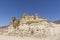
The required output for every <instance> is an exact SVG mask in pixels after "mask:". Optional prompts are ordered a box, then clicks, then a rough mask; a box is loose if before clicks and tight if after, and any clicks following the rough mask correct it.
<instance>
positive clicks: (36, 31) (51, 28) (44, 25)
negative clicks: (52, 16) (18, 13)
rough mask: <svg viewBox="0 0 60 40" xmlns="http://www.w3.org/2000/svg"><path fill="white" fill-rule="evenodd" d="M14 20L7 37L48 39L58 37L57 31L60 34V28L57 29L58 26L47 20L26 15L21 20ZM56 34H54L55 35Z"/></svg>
mask: <svg viewBox="0 0 60 40" xmlns="http://www.w3.org/2000/svg"><path fill="white" fill-rule="evenodd" d="M15 19H16V18H15V17H13V18H12V22H11V23H12V24H11V25H10V27H9V28H8V32H6V33H5V34H7V35H15V36H34V37H46V36H51V35H56V29H58V30H57V32H58V33H60V32H59V30H60V29H59V27H57V28H56V25H57V24H54V23H52V22H48V20H47V19H45V18H44V19H42V18H40V17H39V16H37V15H35V16H29V15H27V14H24V16H23V17H22V18H21V19H18V20H17V19H16V20H15ZM53 32H54V33H53Z"/></svg>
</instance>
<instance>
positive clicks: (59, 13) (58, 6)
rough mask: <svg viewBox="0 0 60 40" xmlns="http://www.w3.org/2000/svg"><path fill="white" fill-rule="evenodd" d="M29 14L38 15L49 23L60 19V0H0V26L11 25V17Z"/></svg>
mask: <svg viewBox="0 0 60 40" xmlns="http://www.w3.org/2000/svg"><path fill="white" fill-rule="evenodd" d="M24 12H27V13H28V14H29V15H34V14H35V13H38V14H39V15H40V17H41V18H43V17H45V18H47V19H48V20H49V21H55V20H59V19H60V0H0V26H3V25H8V24H10V21H11V17H12V16H15V17H16V18H20V16H22V15H23V14H24Z"/></svg>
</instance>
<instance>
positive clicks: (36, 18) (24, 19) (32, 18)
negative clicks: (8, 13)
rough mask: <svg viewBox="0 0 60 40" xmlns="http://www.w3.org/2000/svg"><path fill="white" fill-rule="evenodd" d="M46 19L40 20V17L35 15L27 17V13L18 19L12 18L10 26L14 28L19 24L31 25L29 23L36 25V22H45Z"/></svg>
mask: <svg viewBox="0 0 60 40" xmlns="http://www.w3.org/2000/svg"><path fill="white" fill-rule="evenodd" d="M47 21H48V20H47V19H46V18H40V16H39V15H38V14H37V13H36V14H35V15H34V16H29V15H28V14H27V13H24V14H23V16H22V17H21V18H19V19H16V17H14V16H13V17H12V20H11V25H12V26H13V27H14V28H16V27H18V26H19V25H20V24H28V25H29V24H31V23H38V22H47Z"/></svg>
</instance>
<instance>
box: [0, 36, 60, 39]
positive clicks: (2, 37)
mask: <svg viewBox="0 0 60 40" xmlns="http://www.w3.org/2000/svg"><path fill="white" fill-rule="evenodd" d="M0 40H60V36H59V35H57V36H51V37H47V38H35V37H23V38H22V37H17V36H6V35H0Z"/></svg>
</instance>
